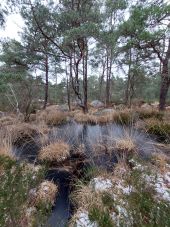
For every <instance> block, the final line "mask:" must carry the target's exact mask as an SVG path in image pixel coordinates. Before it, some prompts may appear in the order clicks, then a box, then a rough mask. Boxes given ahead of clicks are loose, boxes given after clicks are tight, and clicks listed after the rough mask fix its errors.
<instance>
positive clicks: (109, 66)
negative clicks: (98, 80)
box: [106, 50, 112, 106]
mask: <svg viewBox="0 0 170 227" xmlns="http://www.w3.org/2000/svg"><path fill="white" fill-rule="evenodd" d="M106 65H107V66H106V67H107V74H106V106H108V105H109V104H110V85H111V72H112V51H110V53H109V51H108V50H107V59H106Z"/></svg>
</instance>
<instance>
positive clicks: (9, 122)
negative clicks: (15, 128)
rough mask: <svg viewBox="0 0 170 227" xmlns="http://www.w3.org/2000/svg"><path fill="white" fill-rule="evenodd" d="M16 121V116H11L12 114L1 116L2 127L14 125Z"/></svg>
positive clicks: (0, 123) (0, 124)
mask: <svg viewBox="0 0 170 227" xmlns="http://www.w3.org/2000/svg"><path fill="white" fill-rule="evenodd" d="M16 121H17V119H16V118H14V117H10V116H6V117H2V118H0V127H5V126H8V125H13V124H14V123H15V122H16Z"/></svg>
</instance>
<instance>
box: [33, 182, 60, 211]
mask: <svg viewBox="0 0 170 227" xmlns="http://www.w3.org/2000/svg"><path fill="white" fill-rule="evenodd" d="M57 192H58V187H57V185H55V184H54V183H53V182H51V181H47V180H45V181H43V182H42V183H41V184H40V185H39V187H38V189H37V191H35V192H34V191H33V192H30V202H29V203H30V205H31V206H34V207H36V206H37V205H39V204H41V203H43V204H51V205H53V204H54V202H55V198H56V194H57Z"/></svg>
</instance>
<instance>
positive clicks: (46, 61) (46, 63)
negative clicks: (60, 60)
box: [43, 55, 49, 109]
mask: <svg viewBox="0 0 170 227" xmlns="http://www.w3.org/2000/svg"><path fill="white" fill-rule="evenodd" d="M48 71H49V66H48V55H46V57H45V96H44V106H43V109H46V106H47V103H48Z"/></svg>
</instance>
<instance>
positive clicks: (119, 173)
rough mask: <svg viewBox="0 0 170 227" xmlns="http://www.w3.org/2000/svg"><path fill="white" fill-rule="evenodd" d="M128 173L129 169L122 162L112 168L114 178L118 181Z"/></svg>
mask: <svg viewBox="0 0 170 227" xmlns="http://www.w3.org/2000/svg"><path fill="white" fill-rule="evenodd" d="M129 172H130V168H129V166H128V164H127V163H126V162H125V161H124V160H121V161H119V162H118V163H117V164H116V165H115V167H114V176H115V177H118V178H119V179H121V178H124V177H125V176H126V175H127V173H129Z"/></svg>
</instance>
